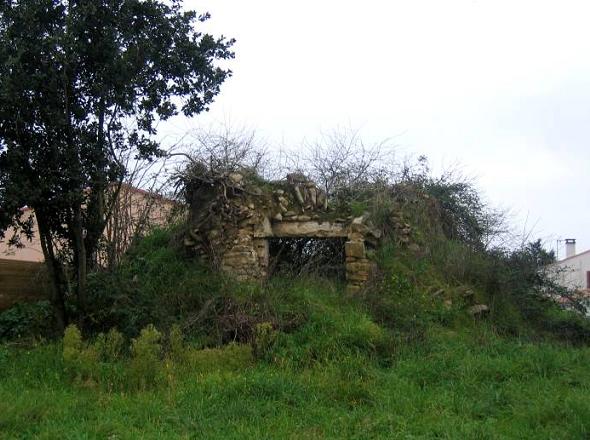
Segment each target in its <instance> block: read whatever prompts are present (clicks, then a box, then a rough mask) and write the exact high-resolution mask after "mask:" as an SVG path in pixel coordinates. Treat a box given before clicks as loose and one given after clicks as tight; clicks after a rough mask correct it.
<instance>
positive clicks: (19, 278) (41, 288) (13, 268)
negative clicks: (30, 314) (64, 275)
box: [0, 259, 48, 310]
mask: <svg viewBox="0 0 590 440" xmlns="http://www.w3.org/2000/svg"><path fill="white" fill-rule="evenodd" d="M47 286H48V282H47V272H46V269H45V265H44V264H43V263H36V262H30V261H16V260H8V259H0V310H4V309H6V308H8V307H10V306H12V305H14V304H15V303H17V302H24V301H34V300H41V299H44V298H47V294H48V291H47Z"/></svg>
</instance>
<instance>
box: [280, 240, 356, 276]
mask: <svg viewBox="0 0 590 440" xmlns="http://www.w3.org/2000/svg"><path fill="white" fill-rule="evenodd" d="M345 242H346V239H345V238H311V237H301V238H291V237H289V238H271V239H269V257H270V258H269V269H270V270H269V273H270V275H287V276H300V275H305V274H314V275H321V276H325V277H328V278H333V279H338V280H345V279H346V267H345V262H346V256H345V254H344V243H345Z"/></svg>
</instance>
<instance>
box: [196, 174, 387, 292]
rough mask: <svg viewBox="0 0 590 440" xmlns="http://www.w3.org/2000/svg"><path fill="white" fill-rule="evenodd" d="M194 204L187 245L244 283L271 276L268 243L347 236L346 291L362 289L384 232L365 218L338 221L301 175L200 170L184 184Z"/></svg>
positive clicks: (322, 193) (348, 217)
mask: <svg viewBox="0 0 590 440" xmlns="http://www.w3.org/2000/svg"><path fill="white" fill-rule="evenodd" d="M185 185H186V188H187V196H188V199H189V203H190V205H191V213H190V220H189V223H190V226H189V231H188V236H187V238H186V239H185V245H186V246H187V247H188V248H189V249H191V250H192V251H193V252H195V253H196V254H198V255H200V256H201V257H203V258H206V259H208V260H209V261H210V262H211V263H213V264H214V265H215V266H216V267H218V268H220V269H221V270H223V271H224V272H226V273H228V274H230V275H232V276H234V277H235V278H237V279H239V280H262V279H265V278H266V277H268V275H269V273H268V272H269V257H270V256H269V241H268V240H269V239H270V238H282V237H292V238H295V237H307V238H345V239H346V240H347V241H346V242H345V255H346V263H345V264H346V280H347V290H348V292H350V293H355V292H358V291H360V290H361V289H362V288H363V285H364V284H365V283H366V282H367V281H368V280H369V278H370V277H371V274H372V272H373V271H374V263H373V262H372V261H371V260H370V259H369V258H368V257H367V247H368V246H375V245H376V241H377V240H378V238H379V234H378V233H377V232H376V231H375V230H374V229H373V228H371V227H370V224H369V222H368V220H367V217H366V216H360V217H356V218H354V217H352V216H347V217H337V214H338V213H336V212H333V211H331V210H330V209H328V203H327V197H326V195H325V193H324V192H323V191H321V190H320V189H319V188H317V186H316V185H315V184H314V183H313V182H310V181H309V180H307V179H306V178H305V177H304V176H303V175H301V174H290V175H288V176H287V179H286V180H285V181H281V182H274V183H272V184H268V183H267V182H258V183H255V182H254V183H253V182H252V179H249V178H247V177H245V176H244V174H241V173H229V174H223V175H212V174H211V173H206V172H203V171H200V172H199V170H196V172H194V173H193V174H192V175H191V176H190V179H189V180H188V181H187V182H185Z"/></svg>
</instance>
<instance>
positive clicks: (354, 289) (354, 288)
mask: <svg viewBox="0 0 590 440" xmlns="http://www.w3.org/2000/svg"><path fill="white" fill-rule="evenodd" d="M360 291H361V286H358V285H356V284H348V285H347V286H346V293H347V294H349V295H354V294H356V293H359V292H360Z"/></svg>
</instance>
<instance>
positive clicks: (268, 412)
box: [0, 285, 590, 439]
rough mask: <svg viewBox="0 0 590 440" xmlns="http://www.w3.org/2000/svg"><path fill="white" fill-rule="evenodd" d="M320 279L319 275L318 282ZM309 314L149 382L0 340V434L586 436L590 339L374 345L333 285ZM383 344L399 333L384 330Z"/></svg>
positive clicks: (310, 299) (472, 329)
mask: <svg viewBox="0 0 590 440" xmlns="http://www.w3.org/2000/svg"><path fill="white" fill-rule="evenodd" d="M324 287H325V286H324ZM297 290H298V291H299V292H304V293H302V294H301V295H302V298H299V301H302V302H305V303H307V305H308V306H309V307H310V308H311V310H312V312H311V315H310V318H309V319H308V321H307V322H306V324H304V325H303V326H302V327H300V328H299V329H298V330H296V331H295V332H292V333H290V334H282V335H280V336H279V340H278V341H277V343H276V346H275V348H274V349H273V351H272V352H271V353H270V355H269V358H268V359H266V360H255V359H254V358H253V356H252V355H251V349H250V346H248V345H236V344H230V345H225V346H223V347H221V348H216V349H205V350H202V349H196V348H191V347H190V346H189V347H187V349H186V352H187V354H188V355H187V356H188V358H187V360H185V361H183V362H181V363H172V362H167V361H162V374H161V376H160V379H159V380H158V382H157V383H154V384H148V387H147V388H146V389H143V390H142V389H133V388H129V387H127V386H126V384H125V380H126V379H125V377H126V376H125V372H126V371H127V370H128V369H129V368H130V367H129V365H128V364H127V361H125V360H123V361H121V362H120V363H119V364H117V365H111V366H108V365H102V367H100V368H103V369H104V368H106V367H108V368H107V370H106V371H107V372H106V373H104V371H103V370H101V371H102V373H100V374H98V375H97V376H96V379H95V380H92V379H86V380H82V379H81V378H79V377H78V378H75V377H73V376H72V374H71V372H68V369H67V367H66V365H64V360H63V356H62V345H61V343H57V342H55V343H45V344H40V345H38V346H35V347H31V348H28V349H24V348H14V347H8V346H2V347H1V348H0V437H1V438H6V439H18V438H40V439H95V438H96V439H137V438H150V439H151V438H153V439H160V438H171V439H174V438H179V439H183V438H187V439H188V438H195V439H196V438H199V439H200V438H218V439H228V438H229V439H231V438H235V439H238V438H240V439H241V438H276V439H282V438H295V439H303V438H358V439H364V438H367V439H368V438H401V439H413V438H449V439H464V438H467V439H504V438H514V439H527V438H530V439H583V438H589V437H590V368H589V365H590V349H588V348H572V347H567V346H563V345H557V344H553V343H532V342H524V341H520V340H519V339H517V338H505V337H499V336H497V335H495V334H494V333H493V332H492V331H491V330H490V326H488V325H486V324H485V323H483V324H482V323H477V324H476V323H474V324H473V325H463V326H461V327H460V328H459V329H458V330H453V329H450V328H443V327H439V326H435V325H433V326H431V327H430V328H429V330H428V332H427V334H426V335H425V337H424V338H423V341H422V342H421V343H419V344H402V343H399V344H398V345H397V346H396V347H395V349H393V350H385V351H382V350H380V349H379V345H380V344H381V345H383V344H385V343H384V342H383V341H380V339H381V337H382V335H381V329H380V327H379V326H377V325H376V324H374V323H373V322H372V321H371V320H370V319H369V317H368V315H366V314H365V313H364V311H363V310H362V309H361V308H359V307H355V306H354V305H353V304H352V305H351V304H350V303H349V302H347V301H344V300H341V299H339V293H338V292H337V291H335V290H332V289H328V288H325V289H322V286H318V287H317V290H314V289H312V288H308V289H307V290H306V289H304V288H302V287H301V285H299V286H298V287H297ZM387 344H394V345H395V342H394V341H392V340H387Z"/></svg>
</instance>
